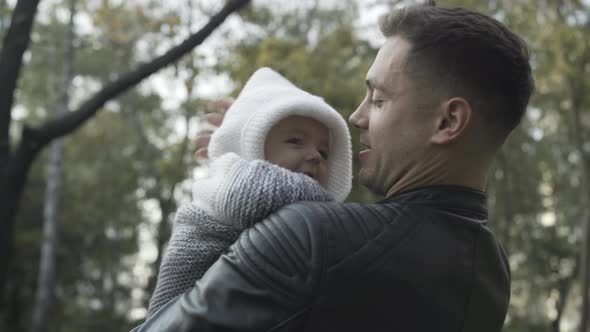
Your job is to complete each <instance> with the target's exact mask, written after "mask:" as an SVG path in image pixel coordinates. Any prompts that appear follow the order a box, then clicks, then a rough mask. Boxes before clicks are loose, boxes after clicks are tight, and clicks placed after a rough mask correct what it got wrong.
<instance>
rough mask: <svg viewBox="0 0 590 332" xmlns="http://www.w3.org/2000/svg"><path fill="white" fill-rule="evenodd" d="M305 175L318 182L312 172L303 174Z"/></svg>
mask: <svg viewBox="0 0 590 332" xmlns="http://www.w3.org/2000/svg"><path fill="white" fill-rule="evenodd" d="M303 174H305V175H307V176H309V177H310V178H312V179H314V180H317V179H316V178H315V176H314V175H313V173H311V172H303Z"/></svg>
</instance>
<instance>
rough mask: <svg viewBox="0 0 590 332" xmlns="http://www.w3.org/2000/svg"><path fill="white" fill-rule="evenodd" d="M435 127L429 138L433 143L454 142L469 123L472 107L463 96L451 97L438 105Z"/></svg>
mask: <svg viewBox="0 0 590 332" xmlns="http://www.w3.org/2000/svg"><path fill="white" fill-rule="evenodd" d="M440 107H441V108H440V109H439V117H438V119H437V124H436V125H437V128H436V131H435V133H434V135H433V136H432V138H431V140H430V141H431V142H432V143H434V144H449V143H452V142H455V141H456V140H457V139H458V138H459V137H460V136H461V135H462V134H464V133H465V132H466V129H467V128H468V126H469V125H470V124H471V118H472V109H471V105H470V104H469V102H468V101H467V100H465V99H463V98H458V97H456V98H451V99H449V100H447V101H446V102H444V103H443V104H441V105H440Z"/></svg>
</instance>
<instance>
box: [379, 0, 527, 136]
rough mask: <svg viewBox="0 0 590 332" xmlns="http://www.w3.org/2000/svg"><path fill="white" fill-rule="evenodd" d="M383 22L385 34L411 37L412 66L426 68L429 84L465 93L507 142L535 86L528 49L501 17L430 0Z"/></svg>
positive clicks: (455, 93) (446, 91) (409, 58)
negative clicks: (440, 4) (503, 22)
mask: <svg viewBox="0 0 590 332" xmlns="http://www.w3.org/2000/svg"><path fill="white" fill-rule="evenodd" d="M380 27H381V31H382V33H383V34H384V35H385V37H393V36H400V37H402V38H404V39H406V40H407V41H409V42H410V43H411V45H412V48H411V50H410V53H409V54H408V56H407V59H406V66H407V68H408V71H410V72H412V71H416V72H421V73H423V74H426V75H423V76H425V77H426V79H427V80H428V82H426V84H429V85H430V87H432V88H436V89H438V90H439V91H441V92H442V93H443V94H445V95H447V96H448V97H463V98H465V99H466V100H467V101H468V102H469V103H470V104H471V107H472V108H473V109H474V113H476V114H481V117H482V119H483V120H484V121H485V124H486V126H488V127H489V129H491V130H490V132H491V133H493V136H494V137H492V139H493V140H494V141H496V142H498V143H499V142H503V141H504V139H505V138H506V136H507V135H508V134H509V133H510V132H511V131H512V130H513V129H514V128H515V127H516V126H517V125H518V124H519V123H520V121H521V119H522V117H523V115H524V113H525V110H526V107H527V104H528V102H529V99H530V97H531V94H532V93H533V90H534V81H533V77H532V74H531V67H530V64H529V52H528V49H527V47H526V44H525V43H524V41H523V40H522V39H520V38H519V37H518V36H517V35H516V34H514V33H513V32H511V31H510V30H509V29H508V28H507V27H505V26H504V25H503V24H502V23H500V22H499V21H497V20H495V19H493V18H491V17H489V16H486V15H483V14H479V13H476V12H472V11H469V10H467V9H463V8H444V7H438V6H436V4H435V3H434V1H430V2H429V3H428V4H426V5H418V6H411V7H406V8H402V9H399V10H396V11H394V12H392V13H390V14H389V15H386V16H383V17H382V18H381V22H380ZM439 88H440V89H439Z"/></svg>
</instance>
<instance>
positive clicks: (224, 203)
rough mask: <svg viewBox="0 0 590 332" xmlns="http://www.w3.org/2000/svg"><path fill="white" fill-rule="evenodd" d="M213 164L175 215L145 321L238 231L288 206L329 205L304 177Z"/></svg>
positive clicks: (229, 159)
mask: <svg viewBox="0 0 590 332" xmlns="http://www.w3.org/2000/svg"><path fill="white" fill-rule="evenodd" d="M219 159H220V161H218V162H214V163H213V164H212V165H211V168H210V169H211V171H212V172H213V174H212V176H210V177H209V178H207V179H205V180H200V181H198V182H197V183H195V186H194V188H195V190H194V196H195V197H194V198H195V201H194V202H192V203H190V204H187V205H184V206H182V207H181V208H180V209H179V210H178V211H177V213H176V217H175V220H174V226H173V229H172V236H171V238H170V241H169V243H168V248H167V251H166V254H165V256H164V258H163V260H162V264H161V265H160V270H159V272H158V279H157V283H156V289H155V290H154V292H153V295H152V298H151V300H150V305H149V310H148V317H149V316H151V315H152V314H153V313H155V312H156V311H157V310H158V309H159V308H160V307H161V306H163V305H164V304H166V303H167V302H169V301H170V300H172V299H173V298H175V297H176V296H178V295H180V294H182V293H184V292H185V291H187V290H188V289H190V288H191V287H193V285H194V283H195V282H196V281H197V280H198V279H200V278H201V276H203V274H204V273H205V271H207V269H209V267H210V266H211V265H212V264H213V263H214V262H215V261H216V260H217V259H218V258H219V256H221V255H222V254H223V253H225V252H226V251H227V249H228V248H229V247H230V246H231V245H232V244H233V243H234V242H235V241H236V240H237V239H238V236H239V235H240V233H241V232H242V231H243V230H244V229H246V228H248V227H250V226H252V225H253V224H254V223H256V222H257V221H260V220H262V219H264V218H265V217H266V216H268V215H269V214H270V213H272V212H274V211H276V210H278V209H279V208H281V207H282V206H284V205H287V204H289V203H294V202H298V201H327V200H332V198H331V197H330V195H329V194H328V193H327V192H326V191H325V190H324V189H323V188H322V187H321V186H320V185H319V184H318V183H317V182H316V181H315V180H313V179H311V178H310V177H308V176H306V175H304V174H300V173H295V172H291V171H289V170H287V169H284V168H281V167H279V166H276V165H273V164H270V163H268V162H266V161H262V160H254V161H246V160H243V159H240V158H239V157H237V155H235V154H228V155H224V156H222V157H220V158H219Z"/></svg>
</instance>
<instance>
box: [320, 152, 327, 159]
mask: <svg viewBox="0 0 590 332" xmlns="http://www.w3.org/2000/svg"><path fill="white" fill-rule="evenodd" d="M319 152H320V156H322V158H324V160H328V151H326V150H319Z"/></svg>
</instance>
